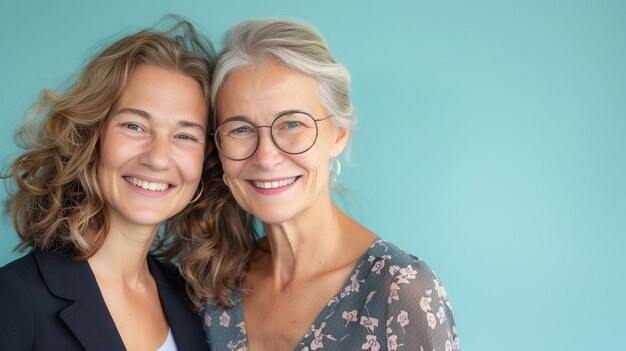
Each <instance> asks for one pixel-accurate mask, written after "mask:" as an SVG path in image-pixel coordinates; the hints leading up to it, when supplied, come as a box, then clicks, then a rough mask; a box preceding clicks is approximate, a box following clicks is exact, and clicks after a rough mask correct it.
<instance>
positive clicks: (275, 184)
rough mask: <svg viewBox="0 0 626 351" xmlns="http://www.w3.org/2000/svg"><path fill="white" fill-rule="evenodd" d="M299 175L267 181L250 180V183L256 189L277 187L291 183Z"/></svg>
mask: <svg viewBox="0 0 626 351" xmlns="http://www.w3.org/2000/svg"><path fill="white" fill-rule="evenodd" d="M298 178H299V177H291V178H287V179H281V180H274V181H269V182H262V181H252V184H254V186H255V187H256V188H258V189H277V188H283V187H286V186H289V185H291V184H293V183H294V182H295V181H296V180H297V179H298Z"/></svg>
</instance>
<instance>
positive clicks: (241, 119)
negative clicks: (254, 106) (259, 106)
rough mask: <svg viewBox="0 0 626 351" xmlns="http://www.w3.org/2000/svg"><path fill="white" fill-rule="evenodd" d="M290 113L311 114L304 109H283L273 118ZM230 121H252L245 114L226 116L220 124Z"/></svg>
mask: <svg viewBox="0 0 626 351" xmlns="http://www.w3.org/2000/svg"><path fill="white" fill-rule="evenodd" d="M290 113H305V114H307V115H311V114H310V113H308V112H305V111H304V110H299V109H291V110H284V111H280V112H278V113H277V114H275V115H274V119H276V118H278V117H279V116H283V115H288V114H290ZM230 121H244V122H248V123H252V121H251V120H250V118H248V117H246V116H242V115H235V116H230V117H228V118H225V119H224V120H223V121H222V122H221V123H220V124H222V123H226V122H230Z"/></svg>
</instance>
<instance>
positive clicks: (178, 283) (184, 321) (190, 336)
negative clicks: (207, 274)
mask: <svg viewBox="0 0 626 351" xmlns="http://www.w3.org/2000/svg"><path fill="white" fill-rule="evenodd" d="M148 267H149V268H150V273H152V276H153V277H154V280H155V281H156V284H157V288H158V289H159V299H160V300H161V306H162V307H163V311H164V312H165V317H166V318H167V320H168V323H169V324H170V328H171V329H172V334H173V335H174V339H175V340H176V346H177V347H178V349H179V350H206V348H207V344H206V342H205V341H204V332H203V330H202V323H201V319H200V316H199V315H197V314H194V313H193V312H191V309H190V304H189V301H188V299H187V294H186V292H185V289H184V284H183V281H182V278H181V277H180V274H179V273H178V271H177V270H176V269H175V268H174V267H173V266H166V265H164V264H163V263H161V262H159V261H157V260H156V259H155V258H153V257H152V256H148Z"/></svg>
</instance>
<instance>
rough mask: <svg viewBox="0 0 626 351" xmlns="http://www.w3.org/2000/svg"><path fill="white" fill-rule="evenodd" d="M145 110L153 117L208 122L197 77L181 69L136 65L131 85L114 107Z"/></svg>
mask: <svg viewBox="0 0 626 351" xmlns="http://www.w3.org/2000/svg"><path fill="white" fill-rule="evenodd" d="M121 109H135V110H142V111H145V112H146V113H147V114H149V115H151V116H153V117H162V118H166V119H172V120H179V119H191V120H198V121H194V122H202V124H206V118H207V115H208V106H207V102H206V98H205V95H204V91H203V90H202V87H201V86H200V83H198V82H197V81H196V80H195V79H193V78H192V77H189V76H187V75H185V74H183V73H181V72H179V71H172V70H168V69H165V68H160V67H156V66H151V65H139V66H137V67H136V68H135V70H134V71H133V73H132V75H131V76H130V79H129V80H128V84H127V85H126V87H125V88H124V90H123V91H122V93H121V95H120V97H119V99H118V100H117V101H116V102H115V103H114V105H113V107H112V112H113V114H114V113H115V112H117V111H119V110H121Z"/></svg>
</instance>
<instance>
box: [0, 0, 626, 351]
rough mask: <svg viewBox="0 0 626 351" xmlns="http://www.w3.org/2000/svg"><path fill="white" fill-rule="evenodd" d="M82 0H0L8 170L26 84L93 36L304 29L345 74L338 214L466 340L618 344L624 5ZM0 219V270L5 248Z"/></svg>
mask: <svg viewBox="0 0 626 351" xmlns="http://www.w3.org/2000/svg"><path fill="white" fill-rule="evenodd" d="M88 3H89V2H88V1H82V0H80V1H79V0H76V1H54V2H52V1H40V2H34V1H24V0H22V1H19V2H18V1H3V2H2V5H0V36H1V42H0V109H1V110H0V111H1V118H2V124H3V127H2V128H1V129H0V161H1V162H2V163H3V165H6V163H7V162H8V161H9V160H10V159H11V157H13V156H15V154H16V153H17V151H18V150H17V148H16V147H15V146H14V144H13V141H12V135H13V132H14V131H15V130H16V128H17V127H18V126H19V124H20V121H21V119H22V118H23V116H24V114H25V112H26V111H27V109H28V107H29V106H30V105H31V104H32V103H33V102H34V101H35V100H36V98H37V96H38V94H39V91H40V90H41V89H42V88H44V87H51V88H55V87H59V86H60V85H61V84H62V83H63V82H65V81H66V79H67V78H68V77H69V76H70V75H72V74H75V73H76V72H78V71H79V68H80V67H82V65H83V64H84V63H85V61H86V60H87V58H88V56H90V55H93V54H94V53H95V50H96V48H98V47H99V46H98V44H101V43H102V42H103V40H108V39H110V38H112V37H114V38H118V37H119V36H120V35H121V34H125V33H129V32H131V31H135V30H137V29H140V28H142V27H145V26H149V25H151V24H152V23H153V22H154V21H155V20H156V19H157V18H159V17H160V16H161V15H163V14H166V13H177V14H180V15H183V16H185V17H188V18H190V19H191V20H192V21H194V22H195V23H196V24H197V25H198V26H199V27H200V30H201V31H203V32H204V33H206V34H207V35H208V36H209V37H210V38H212V39H214V40H216V41H218V40H219V39H220V38H221V36H222V34H223V32H224V31H225V30H226V29H227V28H228V27H230V26H232V25H233V24H234V23H236V22H237V21H239V20H241V19H244V18H249V17H258V16H289V17H296V18H301V19H304V20H307V21H309V22H310V23H312V24H313V25H315V26H316V27H318V28H319V29H320V30H321V31H322V32H323V33H324V35H325V36H326V38H327V40H328V42H329V44H330V46H331V48H332V50H333V51H334V53H335V55H336V57H337V58H338V60H340V61H341V62H343V63H344V64H345V65H346V66H347V67H348V69H349V70H350V72H351V74H352V76H353V97H354V103H355V106H356V109H357V111H358V115H359V125H358V128H357V130H356V133H355V135H354V143H353V148H352V157H351V158H352V161H351V164H350V165H346V163H345V162H344V171H343V173H342V175H341V180H342V182H343V184H344V185H345V186H347V187H348V188H349V189H350V190H351V192H352V203H353V205H352V207H351V213H353V214H354V215H355V216H356V217H357V218H358V219H359V220H360V221H361V222H363V223H364V224H365V225H367V226H368V227H370V228H371V229H373V230H374V231H375V232H377V233H378V234H379V235H380V236H382V237H384V238H386V239H388V240H390V241H393V242H395V243H397V244H398V245H400V246H401V247H404V248H405V249H407V250H409V251H411V252H413V253H415V254H417V255H418V256H420V257H422V258H424V259H425V260H426V261H427V262H428V263H429V265H430V266H431V267H432V268H433V269H434V270H435V271H436V272H437V273H438V274H439V276H440V277H441V278H442V280H443V281H444V283H445V285H446V287H447V290H448V293H449V295H450V297H451V302H452V305H453V308H454V312H455V317H456V320H457V324H458V327H459V331H460V337H461V345H462V348H463V349H464V350H482V351H490V350H494V351H495V350H520V351H521V350H589V349H596V350H609V349H611V350H613V349H616V348H620V346H619V345H620V344H623V335H624V334H623V333H624V331H626V303H625V297H626V279H624V271H625V268H626V259H625V258H624V257H625V256H626V255H625V254H624V252H623V251H624V249H625V248H626V239H625V238H624V237H625V236H626V2H624V1H606V0H594V1H582V0H581V1H574V0H571V1H553V0H530V1H529V0H527V1H503V0H498V1H496V0H493V1H426V0H412V1H364V0H360V1H353V2H347V1H336V0H332V1H328V0H316V1H253V0H250V1H233V0H231V1H222V2H217V1H200V0H198V1H177V2H176V3H174V2H173V1H172V2H170V1H163V0H161V1H154V0H144V1H119V0H110V1H106V2H104V1H98V2H95V1H94V2H93V4H88ZM2 191H4V189H3V188H2ZM5 195H6V194H5V193H2V195H1V196H2V198H4V197H5ZM1 226H2V227H1V228H0V264H4V263H6V262H8V261H10V260H12V259H14V258H16V257H18V255H17V254H15V253H12V252H11V250H12V248H13V246H14V245H15V243H16V239H15V234H14V232H13V230H12V228H11V224H10V221H8V220H5V221H3V222H2V224H1Z"/></svg>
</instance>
